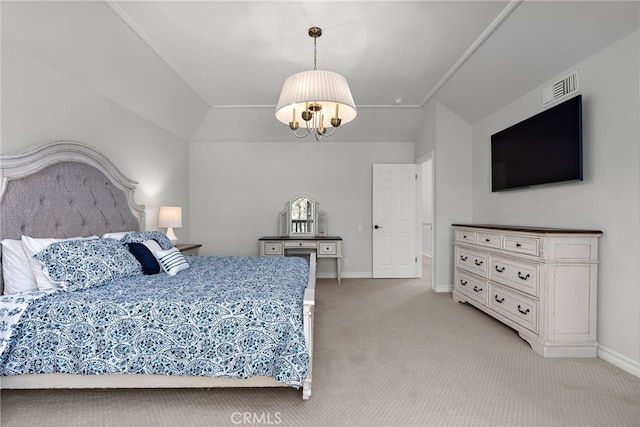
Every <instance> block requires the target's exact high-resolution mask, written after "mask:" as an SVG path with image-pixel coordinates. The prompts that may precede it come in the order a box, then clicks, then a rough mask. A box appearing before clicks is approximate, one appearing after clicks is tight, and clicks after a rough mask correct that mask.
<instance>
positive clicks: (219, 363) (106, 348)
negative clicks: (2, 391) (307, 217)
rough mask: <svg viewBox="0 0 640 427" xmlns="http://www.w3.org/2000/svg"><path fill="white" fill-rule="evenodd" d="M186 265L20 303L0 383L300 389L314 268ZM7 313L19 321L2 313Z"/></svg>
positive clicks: (239, 262)
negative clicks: (43, 379) (211, 382)
mask: <svg viewBox="0 0 640 427" xmlns="http://www.w3.org/2000/svg"><path fill="white" fill-rule="evenodd" d="M189 264H190V268H189V269H187V270H184V271H182V272H180V273H179V274H178V275H176V276H173V277H171V276H168V275H167V274H164V273H161V274H156V275H150V276H143V275H142V274H140V275H136V276H133V277H127V278H123V279H118V280H117V281H112V282H108V283H106V284H105V285H102V286H98V287H94V288H89V289H83V290H76V291H71V292H64V291H59V292H54V293H51V294H45V295H39V298H35V299H32V300H29V301H27V302H23V304H24V305H25V306H26V308H24V311H23V313H22V314H21V316H20V320H19V322H18V323H16V324H15V325H13V328H12V331H11V335H10V338H9V339H8V340H7V341H6V343H5V344H6V345H5V346H4V350H2V347H0V351H1V353H0V375H3V376H8V375H20V374H45V373H75V374H84V375H100V374H125V373H126V374H156V375H183V376H184V375H186V376H208V377H224V378H249V377H251V376H254V375H264V376H270V377H273V378H275V379H276V380H277V381H279V382H281V383H284V384H289V385H292V386H295V387H298V386H301V385H302V383H303V382H304V380H305V379H306V377H307V370H308V364H309V354H308V350H307V346H306V343H305V338H304V334H303V325H302V319H303V296H304V290H305V287H306V284H307V279H308V274H309V267H308V263H307V262H306V261H305V260H304V259H301V258H297V257H287V258H284V257H278V258H260V257H189ZM3 311H4V314H7V313H11V314H12V315H14V317H15V314H16V311H15V309H13V310H2V305H1V304H0V315H2V314H3ZM2 321H4V319H2V318H0V324H2ZM6 326H7V325H6V323H5V327H6Z"/></svg>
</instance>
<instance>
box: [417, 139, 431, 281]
mask: <svg viewBox="0 0 640 427" xmlns="http://www.w3.org/2000/svg"><path fill="white" fill-rule="evenodd" d="M428 160H431V204H430V205H431V224H432V228H433V232H432V233H431V288H432V289H435V280H434V278H435V277H436V262H435V260H436V245H435V241H436V226H435V225H436V216H435V215H436V209H435V200H436V197H435V190H436V186H435V175H436V172H435V170H436V160H435V150H429V152H428V153H426V154H423V155H421V156H419V157H417V158H416V160H415V162H416V165H418V166H419V167H418V168H416V169H417V173H418V183H417V184H418V185H417V188H416V193H417V195H416V212H417V214H416V231H417V232H416V241H417V245H418V246H417V250H418V251H417V252H416V253H419V254H421V255H422V239H423V237H424V236H423V235H422V194H423V191H422V172H423V170H422V165H423V164H424V163H425V162H427V161H428ZM418 264H419V273H420V275H419V276H418V277H422V263H421V262H420V263H418Z"/></svg>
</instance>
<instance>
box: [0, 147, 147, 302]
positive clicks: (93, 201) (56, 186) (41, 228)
mask: <svg viewBox="0 0 640 427" xmlns="http://www.w3.org/2000/svg"><path fill="white" fill-rule="evenodd" d="M0 178H1V179H2V181H1V182H0V239H20V236H22V235H28V236H32V237H60V238H63V237H76V236H91V235H96V236H101V235H102V234H104V233H107V232H115V231H130V230H144V227H145V213H144V206H142V205H138V204H137V203H136V202H135V201H134V199H133V194H134V191H135V186H136V184H137V182H135V181H132V180H131V179H129V178H127V177H126V176H124V175H123V174H122V173H121V172H120V171H119V170H118V168H117V167H116V166H115V165H113V163H111V162H110V161H109V160H108V159H107V158H106V157H105V156H104V155H103V154H102V153H100V152H98V151H97V150H95V149H93V148H91V147H89V146H88V145H85V144H82V143H80V142H75V141H56V142H52V143H49V144H45V145H42V146H39V147H37V148H35V149H33V150H30V151H27V152H25V153H21V154H16V155H3V156H0ZM1 289H2V270H1V269H0V290H1Z"/></svg>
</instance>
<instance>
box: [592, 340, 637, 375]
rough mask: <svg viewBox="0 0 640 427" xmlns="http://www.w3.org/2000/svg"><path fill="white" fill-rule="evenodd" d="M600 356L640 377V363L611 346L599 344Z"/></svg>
mask: <svg viewBox="0 0 640 427" xmlns="http://www.w3.org/2000/svg"><path fill="white" fill-rule="evenodd" d="M598 357H599V358H600V359H602V360H604V361H606V362H609V363H611V364H612V365H614V366H617V367H618V368H620V369H622V370H623V371H626V372H628V373H630V374H632V375H635V376H636V377H639V378H640V363H638V362H637V361H635V360H631V359H629V358H628V357H626V356H623V355H621V354H620V353H617V352H615V351H613V350H611V349H609V348H606V347H603V346H601V345H600V346H598Z"/></svg>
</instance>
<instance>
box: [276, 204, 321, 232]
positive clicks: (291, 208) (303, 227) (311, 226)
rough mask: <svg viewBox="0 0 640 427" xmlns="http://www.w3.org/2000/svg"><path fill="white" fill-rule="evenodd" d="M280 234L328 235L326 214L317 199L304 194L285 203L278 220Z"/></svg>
mask: <svg viewBox="0 0 640 427" xmlns="http://www.w3.org/2000/svg"><path fill="white" fill-rule="evenodd" d="M278 232H279V233H280V236H290V237H296V236H298V237H304V236H326V235H327V227H326V215H325V213H324V212H322V211H320V209H318V205H317V203H316V201H315V200H313V199H312V198H311V197H309V196H305V195H304V194H302V195H299V196H296V197H294V198H293V199H291V200H289V201H287V202H286V203H285V209H284V211H283V212H282V213H281V214H280V216H279V220H278Z"/></svg>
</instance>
